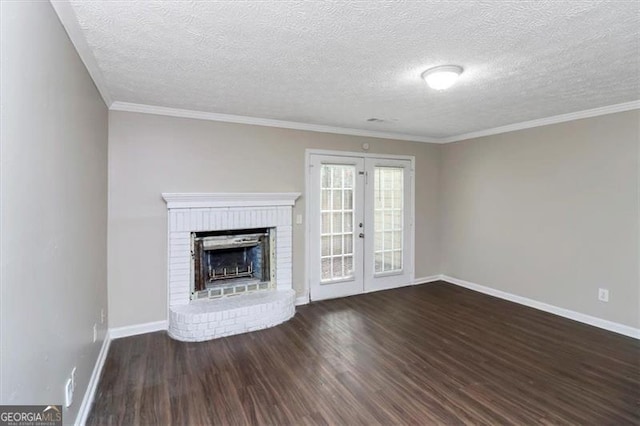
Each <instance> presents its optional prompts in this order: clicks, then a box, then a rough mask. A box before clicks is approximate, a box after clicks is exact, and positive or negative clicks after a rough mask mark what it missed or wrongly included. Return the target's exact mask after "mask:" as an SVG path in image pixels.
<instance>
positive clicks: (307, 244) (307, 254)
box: [298, 149, 416, 303]
mask: <svg viewBox="0 0 640 426" xmlns="http://www.w3.org/2000/svg"><path fill="white" fill-rule="evenodd" d="M313 154H316V155H337V156H344V157H362V158H388V159H391V160H408V161H410V162H411V170H410V176H411V212H410V217H411V224H412V232H411V233H410V247H411V253H410V259H411V270H410V282H408V283H406V284H404V285H403V286H410V285H413V284H414V283H413V281H414V278H415V264H416V263H415V251H416V246H415V238H416V235H415V234H416V232H415V223H416V181H415V170H416V157H414V156H413V155H395V154H378V153H369V152H351V151H339V150H326V149H306V150H305V155H304V169H305V172H304V176H305V178H304V181H305V185H304V195H303V197H304V213H305V225H304V228H305V229H304V286H305V290H304V296H302V297H300V298H298V299H305V300H306V301H307V303H308V302H309V300H310V294H311V270H310V264H311V263H310V259H311V238H310V236H311V220H310V212H311V200H310V197H309V194H310V193H311V179H310V174H311V167H310V166H311V162H310V159H311V155H313Z"/></svg>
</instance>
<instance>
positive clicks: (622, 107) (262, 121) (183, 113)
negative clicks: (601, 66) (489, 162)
mask: <svg viewBox="0 0 640 426" xmlns="http://www.w3.org/2000/svg"><path fill="white" fill-rule="evenodd" d="M109 109H110V110H112V111H125V112H138V113H142V114H155V115H166V116H170V117H181V118H193V119H196V120H209V121H222V122H226V123H240V124H251V125H255V126H267V127H279V128H284V129H295V130H307V131H311V132H322V133H335V134H341V135H353V136H366V137H373V138H382V139H396V140H405V141H412V142H427V143H439V144H445V143H451V142H457V141H463V140H467V139H473V138H480V137H483V136H491V135H497V134H500V133H507V132H514V131H517V130H524V129H530V128H532V127H540V126H547V125H549V124H556V123H563V122H566V121H572V120H579V119H582V118H590V117H597V116H600V115H606V114H613V113H616V112H624V111H631V110H636V109H640V100H637V101H631V102H625V103H621V104H615V105H609V106H605V107H600V108H593V109H588V110H584V111H577V112H571V113H568V114H561V115H555V116H552V117H546V118H540V119H537V120H531V121H523V122H521V123H514V124H509V125H506V126H500V127H494V128H492V129H486V130H479V131H477V132H471V133H464V134H460V135H455V136H450V137H446V138H432V137H427V136H416V135H407V134H405V133H389V132H377V131H371V130H362V129H353V128H347V127H334V126H325V125H321V124H309V123H299V122H295V121H283V120H273V119H269V118H258V117H247V116H243V115H231V114H218V113H214V112H204V111H194V110H188V109H178V108H169V107H160V106H153V105H145V104H136V103H130V102H120V101H116V102H113V103H112V104H111V107H110V108H109Z"/></svg>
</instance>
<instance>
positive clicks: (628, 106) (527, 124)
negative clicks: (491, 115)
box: [438, 100, 640, 143]
mask: <svg viewBox="0 0 640 426" xmlns="http://www.w3.org/2000/svg"><path fill="white" fill-rule="evenodd" d="M634 109H640V100H637V101H631V102H625V103H622V104H615V105H609V106H605V107H600V108H593V109H587V110H584V111H577V112H570V113H568V114H560V115H554V116H552V117H546V118H539V119H537V120H531V121H523V122H521V123H514V124H509V125H506V126H500V127H494V128H493V129H486V130H479V131H477V132H471V133H464V134H460V135H456V136H451V137H448V138H441V139H438V142H439V143H450V142H457V141H463V140H466V139H474V138H480V137H483V136H491V135H497V134H500V133H507V132H514V131H516V130H524V129H530V128H532V127H540V126H547V125H549V124H556V123H564V122H566V121H573V120H580V119H582V118H590V117H597V116H599V115H606V114H613V113H616V112H624V111H631V110H634Z"/></svg>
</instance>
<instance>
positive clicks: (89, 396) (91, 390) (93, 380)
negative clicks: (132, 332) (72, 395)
mask: <svg viewBox="0 0 640 426" xmlns="http://www.w3.org/2000/svg"><path fill="white" fill-rule="evenodd" d="M110 345H111V336H110V335H109V331H108V330H107V333H106V334H105V336H104V340H103V341H102V347H101V348H100V352H99V353H98V359H96V363H95V365H94V366H93V372H92V373H91V377H90V378H89V384H88V385H87V390H86V391H85V393H84V397H83V398H82V403H81V404H80V408H79V409H78V415H77V416H76V421H75V422H74V424H75V425H76V426H84V424H85V423H86V422H87V417H88V416H89V412H91V406H92V405H93V398H94V397H95V395H96V390H97V389H98V381H99V380H100V375H101V374H102V367H104V362H105V360H106V359H107V354H108V353H109V346H110Z"/></svg>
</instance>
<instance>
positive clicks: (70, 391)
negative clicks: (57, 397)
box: [64, 379, 73, 407]
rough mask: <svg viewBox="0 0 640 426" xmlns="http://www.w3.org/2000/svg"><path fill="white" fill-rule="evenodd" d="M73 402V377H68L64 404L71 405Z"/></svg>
mask: <svg viewBox="0 0 640 426" xmlns="http://www.w3.org/2000/svg"><path fill="white" fill-rule="evenodd" d="M71 403H73V386H72V383H71V379H67V383H65V385H64V406H65V407H70V406H71Z"/></svg>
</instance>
